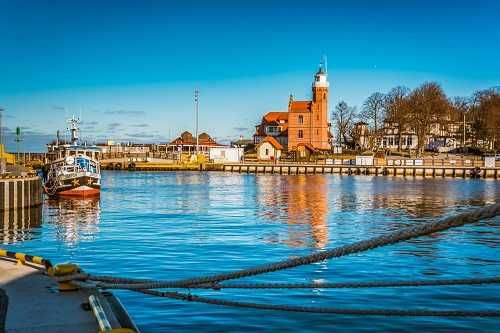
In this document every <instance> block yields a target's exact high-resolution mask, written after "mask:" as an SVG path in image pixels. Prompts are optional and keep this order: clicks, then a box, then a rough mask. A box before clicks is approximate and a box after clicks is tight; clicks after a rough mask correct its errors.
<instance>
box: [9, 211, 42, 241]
mask: <svg viewBox="0 0 500 333" xmlns="http://www.w3.org/2000/svg"><path fill="white" fill-rule="evenodd" d="M41 224H42V207H41V206H38V207H27V208H21V209H11V210H6V211H2V212H0V244H10V243H17V242H22V241H26V240H30V239H32V238H33V235H34V234H35V233H36V232H37V229H38V228H39V227H40V225H41Z"/></svg>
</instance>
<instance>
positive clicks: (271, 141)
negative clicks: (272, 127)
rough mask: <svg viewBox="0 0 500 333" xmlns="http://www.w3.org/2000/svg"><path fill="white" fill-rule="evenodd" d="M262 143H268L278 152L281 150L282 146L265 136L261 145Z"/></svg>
mask: <svg viewBox="0 0 500 333" xmlns="http://www.w3.org/2000/svg"><path fill="white" fill-rule="evenodd" d="M263 142H269V143H270V144H271V145H272V146H273V147H274V148H275V149H278V150H282V149H283V146H282V145H281V144H280V143H279V142H278V140H276V139H275V138H273V137H272V136H266V137H265V138H264V140H262V141H261V143H263Z"/></svg>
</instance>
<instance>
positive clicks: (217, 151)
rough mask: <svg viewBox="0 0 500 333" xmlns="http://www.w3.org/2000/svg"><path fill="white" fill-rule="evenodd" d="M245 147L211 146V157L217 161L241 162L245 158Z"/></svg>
mask: <svg viewBox="0 0 500 333" xmlns="http://www.w3.org/2000/svg"><path fill="white" fill-rule="evenodd" d="M243 151H244V149H243V148H232V147H210V148H209V158H210V160H211V161H213V162H215V163H224V162H240V161H241V160H242V158H243Z"/></svg>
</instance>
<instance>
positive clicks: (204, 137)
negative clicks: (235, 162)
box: [170, 131, 222, 146]
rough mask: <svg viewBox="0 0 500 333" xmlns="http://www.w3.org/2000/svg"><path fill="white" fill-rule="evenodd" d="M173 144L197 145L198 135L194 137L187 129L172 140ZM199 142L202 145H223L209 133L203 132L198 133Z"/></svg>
mask: <svg viewBox="0 0 500 333" xmlns="http://www.w3.org/2000/svg"><path fill="white" fill-rule="evenodd" d="M170 144H171V145H196V137H194V136H193V135H192V134H191V133H189V132H188V131H185V132H183V133H182V134H181V136H179V137H178V138H176V139H175V140H173V141H172V142H170ZM198 144H199V145H202V146H222V145H221V144H219V143H217V142H216V141H215V140H214V139H212V138H211V137H210V135H208V134H207V133H201V134H200V135H198Z"/></svg>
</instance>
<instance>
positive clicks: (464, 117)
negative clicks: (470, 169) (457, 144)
mask: <svg viewBox="0 0 500 333" xmlns="http://www.w3.org/2000/svg"><path fill="white" fill-rule="evenodd" d="M463 147H464V148H465V112H464V143H463Z"/></svg>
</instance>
